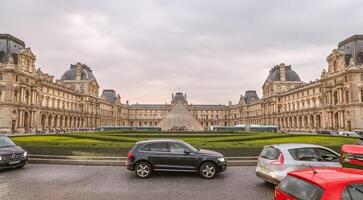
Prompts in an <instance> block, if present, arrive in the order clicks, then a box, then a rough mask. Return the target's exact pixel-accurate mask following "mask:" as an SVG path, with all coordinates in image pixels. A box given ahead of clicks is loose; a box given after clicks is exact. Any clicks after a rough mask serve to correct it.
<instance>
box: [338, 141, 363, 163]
mask: <svg viewBox="0 0 363 200" xmlns="http://www.w3.org/2000/svg"><path fill="white" fill-rule="evenodd" d="M340 160H341V163H342V166H343V167H349V168H357V169H363V146H362V145H351V144H346V145H343V147H342V154H341V158H340Z"/></svg>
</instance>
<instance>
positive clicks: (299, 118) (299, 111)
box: [0, 34, 363, 133]
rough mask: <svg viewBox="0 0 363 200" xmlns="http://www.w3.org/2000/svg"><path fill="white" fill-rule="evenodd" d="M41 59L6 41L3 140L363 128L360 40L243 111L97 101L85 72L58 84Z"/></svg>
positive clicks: (273, 80)
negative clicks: (99, 130) (102, 129)
mask: <svg viewBox="0 0 363 200" xmlns="http://www.w3.org/2000/svg"><path fill="white" fill-rule="evenodd" d="M35 60H36V57H35V55H34V54H33V53H32V51H31V50H30V48H26V47H25V43H24V42H23V41H21V40H19V39H17V38H15V37H13V36H11V35H8V34H0V133H1V132H2V133H34V132H38V131H69V130H88V129H95V128H96V127H99V126H155V127H156V126H158V127H161V128H162V129H163V130H166V129H168V130H169V129H178V130H181V129H183V130H194V131H197V130H201V129H205V130H207V129H208V128H209V127H210V126H234V125H237V124H261V125H278V126H279V128H280V130H283V131H296V132H315V131H318V130H357V129H363V36H361V35H356V36H352V37H350V38H348V39H346V40H344V41H342V42H341V43H339V45H338V49H335V50H333V52H332V53H331V54H330V55H329V56H328V57H327V62H328V67H327V70H323V72H322V73H321V78H320V79H318V80H315V81H311V82H309V83H304V82H302V81H301V80H300V77H299V76H298V74H297V73H296V72H294V71H293V70H292V68H291V66H287V65H285V64H280V65H277V66H274V67H272V69H271V70H270V73H269V75H268V77H267V79H266V81H265V83H264V84H263V86H262V94H263V96H262V98H259V97H258V96H257V93H256V91H246V93H245V94H244V95H241V97H240V100H239V102H238V103H237V104H232V103H229V104H228V105H194V104H189V103H188V101H187V96H186V94H183V93H181V92H178V93H176V94H175V95H174V94H173V95H172V98H171V102H170V104H168V103H166V104H129V103H128V102H127V103H126V104H122V103H121V97H120V95H117V94H116V92H115V91H114V90H112V89H109V90H104V91H103V92H102V94H101V95H99V85H98V82H97V80H96V78H95V76H94V75H93V72H92V70H91V68H90V67H88V66H87V65H84V64H81V63H76V64H74V65H71V66H70V69H69V70H67V71H66V72H65V73H64V74H63V76H62V77H61V79H59V80H54V77H53V76H51V75H49V74H46V73H43V72H42V71H41V70H40V69H36V67H35ZM176 105H177V106H176ZM185 112H189V113H187V114H186V113H185ZM183 115H184V116H183ZM173 117H175V118H173ZM192 118H193V119H192ZM194 119H195V120H194ZM180 120H182V122H180Z"/></svg>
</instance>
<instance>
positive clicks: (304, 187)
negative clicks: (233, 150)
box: [277, 176, 324, 200]
mask: <svg viewBox="0 0 363 200" xmlns="http://www.w3.org/2000/svg"><path fill="white" fill-rule="evenodd" d="M277 187H278V189H279V190H281V191H282V192H284V193H286V194H288V195H290V196H293V197H295V198H296V199H309V200H318V199H320V198H321V196H322V195H323V192H324V190H323V189H322V188H320V187H319V186H317V185H314V184H312V183H309V182H306V181H304V180H301V179H298V178H295V177H292V176H287V177H286V178H285V179H284V180H283V181H282V182H281V183H280V184H279V185H278V186H277Z"/></svg>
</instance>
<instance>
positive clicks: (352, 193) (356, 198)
mask: <svg viewBox="0 0 363 200" xmlns="http://www.w3.org/2000/svg"><path fill="white" fill-rule="evenodd" d="M341 199H342V200H361V199H363V183H360V184H353V185H348V186H347V187H346V188H345V189H344V192H343V194H342V198H341Z"/></svg>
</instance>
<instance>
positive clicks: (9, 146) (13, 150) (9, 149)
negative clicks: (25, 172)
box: [0, 136, 28, 169]
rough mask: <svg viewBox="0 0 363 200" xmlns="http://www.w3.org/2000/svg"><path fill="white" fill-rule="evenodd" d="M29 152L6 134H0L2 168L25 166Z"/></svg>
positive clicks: (0, 166) (0, 165)
mask: <svg viewBox="0 0 363 200" xmlns="http://www.w3.org/2000/svg"><path fill="white" fill-rule="evenodd" d="M27 154H28V153H27V152H26V151H25V150H24V149H22V148H21V147H19V146H16V144H15V143H14V142H13V141H12V140H11V139H10V138H8V137H6V136H0V169H3V168H15V167H23V166H24V165H26V161H27V160H28V155H27Z"/></svg>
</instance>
